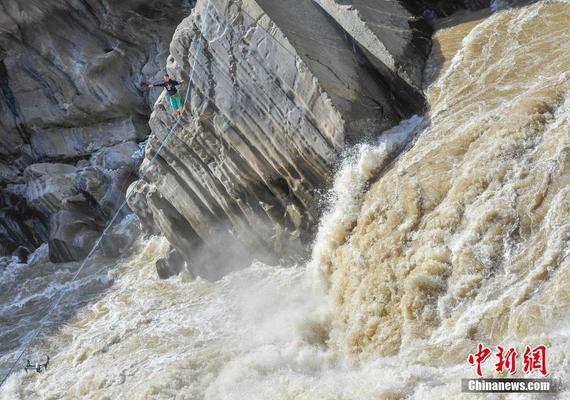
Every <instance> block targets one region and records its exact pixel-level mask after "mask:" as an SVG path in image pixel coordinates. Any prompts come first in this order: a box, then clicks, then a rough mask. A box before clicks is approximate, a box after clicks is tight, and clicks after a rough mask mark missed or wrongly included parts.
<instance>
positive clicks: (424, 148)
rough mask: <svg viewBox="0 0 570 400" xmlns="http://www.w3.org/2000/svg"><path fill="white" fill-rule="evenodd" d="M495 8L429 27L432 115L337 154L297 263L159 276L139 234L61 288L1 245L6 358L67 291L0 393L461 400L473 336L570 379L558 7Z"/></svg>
mask: <svg viewBox="0 0 570 400" xmlns="http://www.w3.org/2000/svg"><path fill="white" fill-rule="evenodd" d="M497 7H498V8H499V9H498V10H497V11H496V12H494V13H490V12H487V13H479V14H463V15H457V16H454V17H453V18H452V19H451V20H447V21H439V22H438V23H439V24H440V25H441V26H440V28H441V29H440V30H439V31H438V32H437V34H436V37H435V44H434V50H433V54H432V57H431V60H430V62H429V65H428V68H427V69H426V78H427V81H428V83H427V84H426V93H427V97H428V102H429V111H428V112H427V113H426V115H425V116H423V117H417V116H416V117H412V118H411V119H409V120H407V121H404V122H403V123H402V124H400V126H398V127H396V128H394V129H392V130H391V131H389V132H387V133H385V134H384V135H383V136H382V137H381V138H380V139H379V141H378V142H376V143H369V144H366V145H360V146H357V147H355V148H354V149H352V150H351V151H350V152H349V153H348V154H347V155H346V159H345V161H344V163H343V164H342V165H341V166H340V168H339V170H338V172H337V176H336V180H335V183H334V187H333V189H332V190H331V192H330V194H329V198H328V203H329V209H328V211H327V212H325V214H324V216H323V218H322V220H321V224H320V227H319V232H318V235H317V238H316V240H315V243H314V249H313V255H312V259H311V261H310V262H309V263H308V264H307V265H299V266H293V267H290V266H288V267H282V266H268V265H264V264H261V263H254V264H253V265H251V266H250V267H249V268H247V269H245V270H241V271H236V272H233V273H231V274H229V275H227V276H225V277H224V278H223V279H221V280H219V281H216V282H208V281H206V280H202V279H197V280H191V279H189V278H188V277H185V276H179V277H176V278H172V279H169V280H166V281H160V280H158V278H157V276H156V270H155V266H154V262H155V261H156V260H157V259H158V258H159V257H160V256H162V255H163V254H164V253H165V251H166V250H167V248H168V245H167V243H166V242H165V240H164V239H161V238H150V239H145V240H143V239H139V240H138V241H137V242H136V243H135V245H134V246H135V251H134V252H133V254H134V255H133V256H130V257H129V258H126V259H122V260H118V261H113V262H106V261H104V260H97V262H95V263H93V265H90V266H89V267H88V268H87V270H86V271H84V272H83V273H82V274H81V275H80V277H79V279H78V280H77V281H76V282H75V283H74V284H73V285H68V284H66V282H68V281H69V279H70V278H71V277H72V275H73V271H74V270H75V269H76V268H77V265H76V264H69V265H65V266H57V267H56V266H54V265H51V264H49V263H46V262H45V257H43V255H44V256H45V254H43V253H45V249H40V250H39V251H38V252H36V255H35V256H34V257H35V259H33V260H32V261H31V262H30V263H29V264H18V263H17V262H16V260H11V259H3V260H2V263H0V323H1V325H0V339H1V342H0V351H1V353H0V354H3V355H2V358H1V359H0V361H1V362H2V368H4V367H6V366H7V365H8V366H9V362H10V361H11V360H12V361H13V360H14V359H15V357H16V356H17V350H18V347H19V345H20V344H21V343H23V341H25V340H26V333H29V332H31V331H32V329H33V328H34V327H35V326H36V324H37V320H38V319H39V318H41V316H42V315H43V314H45V312H46V310H47V307H48V304H49V299H51V298H53V297H54V296H55V295H56V293H58V291H59V290H65V291H66V293H67V294H66V296H65V297H64V299H63V301H62V303H61V307H59V308H58V309H57V310H56V312H55V313H54V317H53V318H52V319H51V320H50V324H51V325H52V327H51V329H50V327H48V328H47V329H46V332H47V333H43V334H42V335H40V336H39V338H38V340H36V341H34V343H33V346H32V347H31V348H30V349H29V350H28V351H27V352H26V355H25V356H24V359H25V358H33V359H34V360H35V359H39V358H42V357H43V355H44V354H49V355H51V357H52V364H51V365H50V368H49V369H48V370H47V371H46V372H45V373H43V374H36V373H28V374H26V373H24V372H23V371H22V370H21V368H20V366H18V369H17V370H16V371H15V372H14V373H13V374H12V375H11V376H10V378H9V379H8V380H7V382H6V383H5V384H4V386H3V387H2V389H0V399H28V398H42V399H59V398H93V399H122V398H124V399H127V398H129V399H146V398H158V399H161V398H164V399H171V398H177V399H275V400H277V399H297V400H301V399H331V400H332V399H335V400H338V399H355V400H360V399H362V400H366V399H400V398H405V397H407V398H412V399H439V398H442V399H443V398H446V399H447V398H461V397H462V396H463V397H464V398H469V399H471V398H477V397H476V396H475V395H472V394H462V393H461V379H462V378H467V377H473V376H474V371H473V367H471V366H469V365H468V363H467V355H468V354H469V353H470V352H473V351H474V350H475V348H476V346H477V344H478V343H479V342H483V343H485V344H486V345H488V346H496V345H502V346H505V347H508V346H514V347H516V348H517V349H520V348H521V347H523V348H524V346H525V345H530V346H535V345H537V344H544V345H547V346H548V357H549V358H548V366H549V371H550V377H552V378H555V379H558V380H560V381H561V382H566V383H568V382H570V290H569V289H568V288H569V286H570V257H568V256H569V254H570V160H569V159H568V151H569V149H570V40H569V39H570V3H569V2H562V1H540V2H534V3H530V4H524V5H519V6H513V7H506V6H504V7H502V8H501V4H498V5H497ZM408 140H409V142H408ZM406 143H407V145H406V148H405V150H404V151H403V152H402V154H401V155H400V156H399V157H398V158H397V159H396V160H391V159H390V158H389V156H388V154H389V153H390V151H391V150H393V149H394V148H395V147H399V146H403V145H405V144H406ZM23 362H24V361H22V362H21V364H23ZM517 376H521V375H520V374H519V375H517ZM517 396H519V397H517ZM529 396H531V395H524V397H521V396H520V395H514V394H512V395H508V396H506V395H505V396H502V397H501V396H499V395H496V396H495V397H493V398H529ZM569 396H570V395H568V394H567V392H561V393H560V394H558V395H556V397H559V398H570V397H569Z"/></svg>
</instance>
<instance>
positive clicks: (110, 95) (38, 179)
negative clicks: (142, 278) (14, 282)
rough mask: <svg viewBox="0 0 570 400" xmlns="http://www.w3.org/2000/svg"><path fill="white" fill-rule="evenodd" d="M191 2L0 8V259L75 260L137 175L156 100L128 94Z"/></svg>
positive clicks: (10, 4)
mask: <svg viewBox="0 0 570 400" xmlns="http://www.w3.org/2000/svg"><path fill="white" fill-rule="evenodd" d="M190 3H191V2H188V1H186V0H168V1H153V0H150V1H149V0H128V1H120V2H114V1H106V0H104V1H90V0H88V1H71V2H61V1H55V0H42V1H35V0H32V1H26V2H21V1H17V0H2V1H1V2H0V26H1V27H2V29H0V254H6V253H11V252H13V251H15V250H16V249H17V248H18V247H20V250H19V251H20V252H23V253H25V252H26V251H27V250H31V249H34V248H35V247H37V246H38V245H39V244H41V243H43V242H45V241H49V243H50V255H51V257H52V259H54V260H56V261H62V260H72V259H80V258H82V257H83V256H84V255H85V254H86V252H87V251H88V250H89V246H90V244H91V243H92V241H93V239H94V238H95V237H96V236H97V235H98V233H99V232H100V230H101V227H102V226H103V225H104V224H105V222H106V221H107V219H108V217H109V215H110V214H111V213H112V212H114V210H115V209H116V208H117V206H118V205H119V204H120V203H121V202H122V201H123V199H124V192H125V188H126V186H127V185H128V183H129V182H130V181H132V180H133V179H134V176H135V175H136V168H137V166H138V164H139V160H138V159H137V158H136V157H133V154H135V152H136V150H137V148H138V144H139V143H140V142H141V141H143V140H144V139H145V138H146V137H147V135H148V131H149V129H148V126H147V124H146V120H147V118H148V113H149V105H150V104H152V103H154V100H155V99H156V97H152V96H151V97H150V98H149V97H148V95H147V94H146V93H144V92H143V91H141V90H140V89H139V87H140V84H141V82H143V81H146V80H149V79H153V78H157V77H159V76H160V75H161V70H162V69H163V65H164V60H165V59H166V57H167V54H168V43H169V42H170V39H171V37H172V33H173V32H174V29H175V27H176V26H177V25H178V23H179V22H180V20H181V19H182V18H183V16H186V15H188V14H189V12H190V9H191V4H190ZM26 249H27V250H26Z"/></svg>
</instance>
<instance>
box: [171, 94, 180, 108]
mask: <svg viewBox="0 0 570 400" xmlns="http://www.w3.org/2000/svg"><path fill="white" fill-rule="evenodd" d="M181 106H182V100H181V99H180V93H176V94H175V95H174V96H170V107H172V109H173V110H178V109H179V108H180V107H181Z"/></svg>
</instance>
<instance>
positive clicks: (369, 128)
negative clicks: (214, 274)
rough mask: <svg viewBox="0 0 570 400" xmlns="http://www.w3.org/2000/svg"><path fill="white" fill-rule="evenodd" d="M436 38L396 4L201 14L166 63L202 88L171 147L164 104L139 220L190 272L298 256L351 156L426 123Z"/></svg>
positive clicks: (218, 0)
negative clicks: (422, 117) (359, 146)
mask: <svg viewBox="0 0 570 400" xmlns="http://www.w3.org/2000/svg"><path fill="white" fill-rule="evenodd" d="M367 7H368V9H372V11H373V12H372V13H370V12H364V13H362V11H363V10H365V9H366V8H367ZM362 15H366V18H362ZM429 34H430V32H429V27H428V26H427V24H422V23H421V21H418V20H417V19H415V18H413V16H412V15H411V14H410V13H409V12H408V11H407V10H406V9H405V8H404V7H402V6H401V5H400V3H399V2H396V1H386V2H380V3H378V4H375V3H374V4H373V2H368V1H362V2H354V4H353V5H348V6H347V5H342V4H340V2H331V1H325V0H322V1H319V2H313V1H311V0H282V1H279V2H275V1H271V0H257V1H254V0H243V1H242V0H213V1H211V2H208V1H198V3H197V6H196V8H195V9H194V12H193V14H192V15H191V16H190V17H189V18H187V19H185V20H184V21H183V22H182V23H181V24H180V26H179V27H178V29H177V31H176V33H175V35H174V38H173V41H172V44H171V57H170V58H169V63H168V69H169V71H170V72H171V74H172V75H174V76H176V77H178V78H180V79H183V80H185V81H186V82H188V81H189V79H190V76H192V80H193V83H192V86H191V88H190V90H189V96H188V104H187V107H186V114H185V117H184V118H183V120H182V123H181V126H180V127H179V128H178V129H177V130H176V131H175V132H174V134H173V135H172V136H171V137H169V139H168V140H167V141H166V142H163V140H164V139H165V137H166V135H167V133H168V132H169V129H170V127H171V126H172V125H173V124H174V118H173V115H172V113H171V112H170V111H169V109H168V107H167V103H166V101H167V99H165V98H161V99H160V101H159V102H158V103H157V104H156V106H155V110H154V112H153V114H152V117H151V122H150V124H151V128H152V135H151V137H150V140H149V141H148V144H147V147H146V154H145V161H144V162H143V164H142V167H141V172H142V173H141V175H142V176H144V178H143V179H141V180H139V181H138V182H136V183H135V184H133V185H132V186H131V189H130V193H131V195H132V196H131V198H130V202H129V204H130V206H131V208H132V209H133V210H135V212H136V213H137V214H138V215H139V217H140V218H141V220H142V221H143V222H144V224H145V225H146V226H147V228H148V229H154V230H156V229H158V230H159V231H160V232H162V233H164V234H165V235H166V237H167V238H168V239H169V241H170V242H171V243H172V244H173V245H174V247H175V248H176V249H178V250H179V251H180V252H182V253H183V254H184V255H185V256H186V258H187V259H189V260H192V258H193V257H195V256H196V255H197V254H198V253H200V250H201V249H203V248H204V247H205V248H206V250H207V251H209V252H213V253H214V254H216V251H217V246H218V244H220V243H222V244H223V250H224V252H225V254H227V253H228V248H229V247H233V246H234V245H235V243H236V242H237V243H238V246H237V247H239V248H241V247H242V245H245V248H247V249H250V250H251V249H257V250H260V249H262V250H263V251H267V252H271V253H275V252H276V253H278V254H279V253H281V254H283V253H285V252H286V251H287V247H288V246H290V245H294V244H295V243H297V244H299V245H302V242H303V241H305V242H306V239H307V238H308V237H309V236H308V233H309V232H310V229H311V226H313V225H314V224H313V222H314V221H315V218H316V216H317V201H316V198H315V196H316V191H317V190H318V189H319V188H322V187H324V186H326V184H327V182H328V179H329V177H330V172H331V170H332V169H333V166H334V163H335V161H336V160H337V156H338V155H339V153H340V152H341V151H342V150H343V148H344V146H345V144H346V143H347V142H349V141H356V140H361V139H363V138H365V137H367V136H374V135H378V134H380V133H381V132H382V131H383V130H385V129H387V128H388V127H390V126H393V125H394V124H395V123H397V122H398V121H399V120H401V119H402V118H403V117H405V116H409V115H410V114H413V113H418V112H420V111H422V109H423V96H422V94H421V93H420V91H419V90H418V88H419V87H420V84H421V72H422V70H423V64H424V60H425V58H426V56H427V53H428V51H429ZM200 37H202V39H200ZM200 40H202V41H203V42H202V43H203V47H202V48H203V51H198V50H199V49H198V47H199V46H200V45H199V42H200ZM422 41H423V45H421V46H420V45H418V43H419V42H422ZM194 63H195V64H194ZM194 65H195V67H194V70H193V71H192V67H193V66H194ZM186 89H187V87H185V86H184V87H183V88H182V91H183V92H184V91H185V90H186ZM162 146H164V147H162ZM159 149H160V153H159V154H157V153H158V151H159ZM153 160H154V162H151V161H153ZM251 254H252V253H251V252H249V253H248V254H247V255H248V256H250V255H251ZM214 258H215V257H214ZM234 259H236V262H237V257H236V258H234ZM194 264H195V265H196V263H194Z"/></svg>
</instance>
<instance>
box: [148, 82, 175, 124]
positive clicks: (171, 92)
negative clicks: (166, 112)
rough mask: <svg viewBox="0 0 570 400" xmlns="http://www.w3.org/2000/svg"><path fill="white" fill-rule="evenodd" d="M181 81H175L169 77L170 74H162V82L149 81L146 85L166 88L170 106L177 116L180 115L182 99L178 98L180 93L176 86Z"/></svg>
mask: <svg viewBox="0 0 570 400" xmlns="http://www.w3.org/2000/svg"><path fill="white" fill-rule="evenodd" d="M182 82H183V81H180V82H178V81H176V80H174V79H171V78H170V75H168V74H165V75H164V82H162V83H149V84H148V85H147V86H148V87H149V88H150V87H163V88H166V91H167V92H168V95H169V96H170V106H171V107H172V109H173V110H174V111H175V112H176V115H178V116H179V117H180V116H182V112H183V111H184V110H183V109H182V99H181V98H180V93H178V89H177V88H176V86H179V85H180V84H181V83H182Z"/></svg>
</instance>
